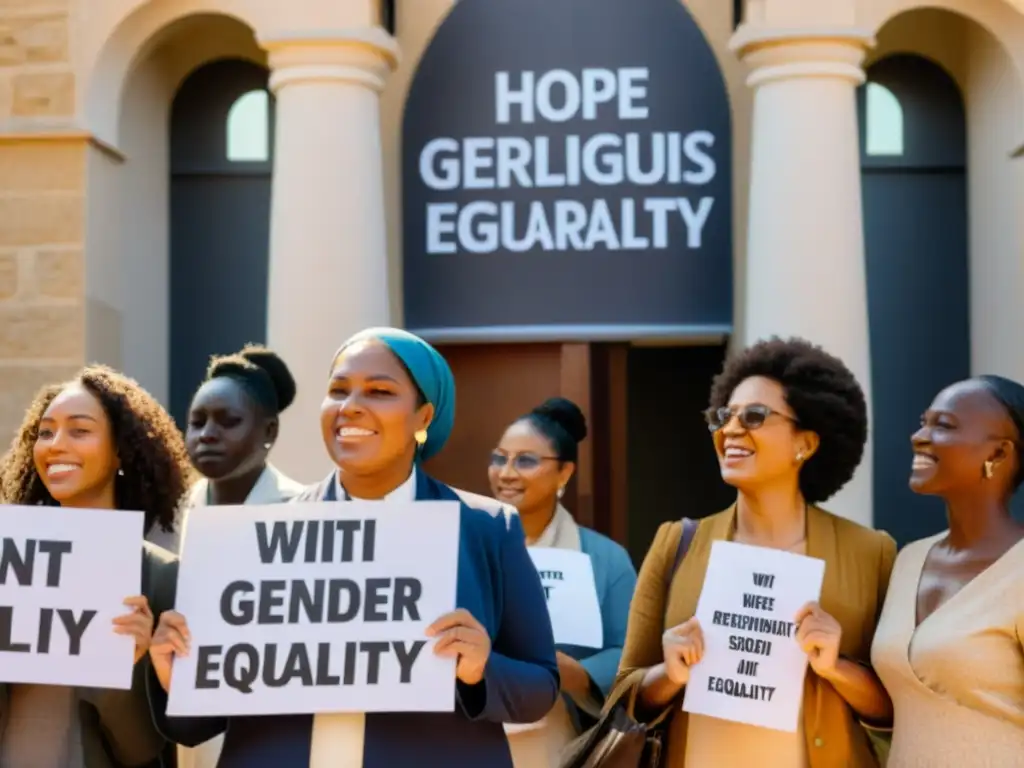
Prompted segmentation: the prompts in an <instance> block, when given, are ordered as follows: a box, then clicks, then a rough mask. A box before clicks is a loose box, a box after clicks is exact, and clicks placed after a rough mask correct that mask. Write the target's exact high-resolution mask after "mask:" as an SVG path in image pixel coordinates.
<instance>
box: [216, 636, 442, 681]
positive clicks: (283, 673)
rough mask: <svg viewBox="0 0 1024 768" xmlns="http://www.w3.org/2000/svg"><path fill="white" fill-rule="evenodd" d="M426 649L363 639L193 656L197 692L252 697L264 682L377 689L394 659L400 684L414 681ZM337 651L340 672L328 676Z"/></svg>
mask: <svg viewBox="0 0 1024 768" xmlns="http://www.w3.org/2000/svg"><path fill="white" fill-rule="evenodd" d="M425 645H426V641H425V640H415V641H411V642H405V641H399V642H384V641H363V642H358V643H357V642H346V643H341V644H339V645H334V644H332V643H317V644H316V645H313V644H306V643H291V644H289V645H287V646H285V647H283V648H281V647H279V646H278V645H277V644H276V643H267V644H265V645H263V646H262V647H261V648H257V647H256V646H254V645H250V644H249V643H238V644H235V645H231V646H228V647H227V648H224V646H221V645H206V646H200V647H199V648H198V649H197V657H196V688H197V689H200V690H210V689H215V688H220V687H221V686H222V685H224V686H227V687H229V688H234V689H235V690H237V691H241V692H242V693H252V692H253V687H252V686H253V683H255V682H256V681H257V680H262V681H263V685H264V686H265V687H267V688H283V687H285V686H288V685H293V686H301V687H314V686H318V687H319V686H339V685H357V684H366V685H378V684H379V683H380V679H381V669H382V664H383V661H384V659H385V658H387V657H388V656H393V658H394V660H395V662H397V665H398V682H400V683H402V684H408V683H410V682H412V672H413V666H414V665H415V663H416V659H417V658H419V655H420V652H421V651H422V650H423V647H424V646H425ZM338 650H340V651H341V653H340V656H341V657H342V658H341V670H342V674H340V675H339V674H336V673H334V672H332V669H333V668H334V667H335V666H336V665H332V660H333V661H337V658H336V656H332V653H333V652H334V651H338ZM360 656H362V657H364V658H365V660H366V663H365V667H364V670H363V671H364V674H363V676H362V677H361V678H358V677H357V670H358V662H359V658H360Z"/></svg>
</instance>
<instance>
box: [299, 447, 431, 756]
mask: <svg viewBox="0 0 1024 768" xmlns="http://www.w3.org/2000/svg"><path fill="white" fill-rule="evenodd" d="M336 482H337V483H338V489H339V490H340V491H341V492H342V494H344V498H354V497H352V496H351V495H350V494H349V493H348V492H347V491H345V490H344V489H342V487H341V482H340V481H339V480H337V479H336ZM415 500H416V468H415V467H413V470H412V472H410V473H409V477H408V478H407V479H406V481H405V482H404V483H402V484H401V485H400V486H398V487H397V488H395V490H393V491H392V492H391V493H389V494H388V495H387V496H385V497H384V498H383V499H374V501H415ZM363 501H365V500H363ZM365 734H366V715H364V714H362V713H358V712H352V713H345V714H327V713H324V714H319V715H315V716H314V717H313V734H312V743H311V744H310V756H309V757H310V759H309V766H310V768H328V767H330V768H362V765H363V748H364V737H365Z"/></svg>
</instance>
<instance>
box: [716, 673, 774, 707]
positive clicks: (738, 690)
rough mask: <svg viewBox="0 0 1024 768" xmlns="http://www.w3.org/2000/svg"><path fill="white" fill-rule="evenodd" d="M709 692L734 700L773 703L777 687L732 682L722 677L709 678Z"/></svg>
mask: <svg viewBox="0 0 1024 768" xmlns="http://www.w3.org/2000/svg"><path fill="white" fill-rule="evenodd" d="M708 690H709V691H711V692H712V693H721V694H723V695H725V696H731V697H733V698H734V699H752V700H754V701H771V700H772V696H774V695H775V687H774V686H771V685H758V684H757V683H747V682H742V681H738V680H730V679H729V678H722V677H714V676H712V677H709V678H708Z"/></svg>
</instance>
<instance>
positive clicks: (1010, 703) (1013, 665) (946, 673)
mask: <svg viewBox="0 0 1024 768" xmlns="http://www.w3.org/2000/svg"><path fill="white" fill-rule="evenodd" d="M946 535H947V532H943V533H941V534H938V535H936V536H932V537H931V538H928V539H923V540H921V541H916V542H914V543H912V544H910V545H908V546H907V547H906V548H905V549H904V550H903V551H902V552H900V554H899V556H898V557H897V559H896V564H895V566H894V568H893V573H892V580H891V581H890V583H889V594H888V597H887V599H886V602H885V608H884V609H883V611H882V616H881V619H880V620H879V624H878V628H877V630H876V632H875V640H874V645H873V647H872V653H871V658H872V662H873V664H874V667H875V670H876V671H877V673H878V675H879V677H880V678H881V680H882V682H883V683H884V684H885V687H886V689H887V690H888V691H889V695H890V696H891V697H892V700H893V707H894V709H895V717H896V719H895V723H894V728H893V742H892V751H891V752H890V755H889V763H888V768H946V767H947V766H948V767H949V768H964V767H965V766H971V767H972V768H974V767H976V768H987V767H988V766H993V767H994V768H1002V766H1019V765H1024V647H1022V637H1024V541H1021V542H1019V543H1018V544H1017V545H1016V546H1014V547H1013V548H1011V549H1010V550H1009V551H1008V552H1006V554H1004V555H1003V556H1002V557H1001V558H999V559H998V560H997V561H996V562H994V563H993V564H992V565H990V566H989V567H988V568H987V569H985V570H984V571H982V572H981V573H980V574H978V576H976V577H975V578H974V579H973V580H972V581H971V582H969V583H968V584H967V585H966V586H964V587H963V588H962V589H961V590H960V591H959V592H958V593H956V594H955V595H954V596H953V597H952V598H950V599H949V600H948V601H947V602H946V603H944V604H943V605H941V606H939V608H938V609H937V610H936V611H935V612H934V613H932V614H931V615H930V616H928V617H927V618H925V620H924V621H922V622H921V624H920V625H919V626H918V627H917V628H916V629H915V626H914V625H915V623H916V617H917V590H918V584H919V582H920V579H921V573H922V571H923V569H924V563H925V558H926V557H927V556H928V552H929V550H930V549H931V548H932V545H933V544H935V543H936V542H937V541H939V540H940V539H941V538H943V537H944V536H946Z"/></svg>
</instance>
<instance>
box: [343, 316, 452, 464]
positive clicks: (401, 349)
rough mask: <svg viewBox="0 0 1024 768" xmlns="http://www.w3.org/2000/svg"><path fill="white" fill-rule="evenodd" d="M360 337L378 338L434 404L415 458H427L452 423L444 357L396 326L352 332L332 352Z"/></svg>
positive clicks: (448, 375) (444, 440) (439, 445)
mask: <svg viewBox="0 0 1024 768" xmlns="http://www.w3.org/2000/svg"><path fill="white" fill-rule="evenodd" d="M361 341H379V342H380V343H381V344H384V345H385V346H386V347H387V348H388V349H390V350H391V352H392V354H394V356H395V357H397V358H398V359H399V360H400V361H401V362H402V364H403V365H404V366H405V368H406V370H407V371H408V372H409V375H410V376H411V377H412V380H413V382H414V383H415V384H416V386H417V387H419V390H420V392H421V393H422V394H423V397H424V399H425V400H426V401H427V402H428V403H430V404H431V405H433V406H434V420H433V421H431V422H430V427H429V428H428V429H427V442H426V443H424V445H423V446H422V447H421V448H420V452H419V458H420V459H421V460H422V461H427V460H428V459H430V458H431V457H432V456H435V455H437V454H438V453H440V451H441V449H442V448H444V445H445V443H447V442H448V438H449V436H450V435H451V433H452V427H453V426H454V425H455V377H454V376H453V375H452V369H451V368H449V367H448V361H447V360H445V359H444V357H442V356H441V353H440V352H438V351H437V350H436V349H434V348H433V347H432V346H430V344H428V343H427V342H425V341H424V340H423V339H421V338H420V337H419V336H417V335H416V334H414V333H409V332H408V331H403V330H401V329H399V328H367V329H366V330H364V331H360V332H359V333H357V334H356V335H355V336H352V337H351V338H350V339H348V341H346V342H345V343H344V344H342V345H341V346H340V347H339V348H338V351H337V352H335V353H334V359H335V360H337V359H338V355H340V354H341V352H342V351H343V350H344V349H345V348H346V347H349V346H351V345H352V344H355V343H357V342H361Z"/></svg>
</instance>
